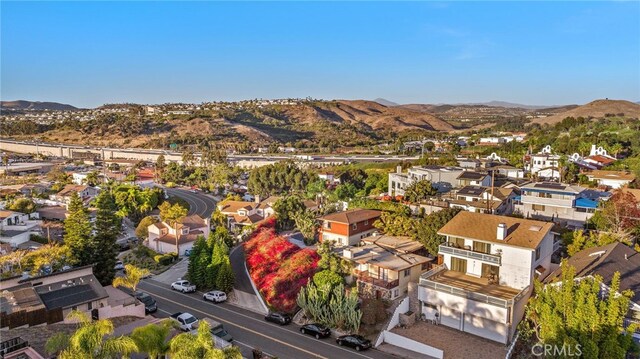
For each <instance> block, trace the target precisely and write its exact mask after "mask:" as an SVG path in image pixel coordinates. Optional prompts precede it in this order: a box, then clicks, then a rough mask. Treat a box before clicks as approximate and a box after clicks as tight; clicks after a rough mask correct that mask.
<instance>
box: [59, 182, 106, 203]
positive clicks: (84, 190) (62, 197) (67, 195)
mask: <svg viewBox="0 0 640 359" xmlns="http://www.w3.org/2000/svg"><path fill="white" fill-rule="evenodd" d="M73 193H77V194H78V196H80V198H81V199H82V202H84V203H88V202H89V201H91V200H92V199H93V198H94V197H95V196H97V195H98V190H97V189H96V188H94V187H91V186H86V185H77V184H68V185H66V186H64V188H63V189H62V190H60V192H58V193H56V194H53V195H51V196H50V199H51V200H52V201H56V202H60V203H63V204H64V205H65V206H68V205H69V202H71V196H72V195H73Z"/></svg>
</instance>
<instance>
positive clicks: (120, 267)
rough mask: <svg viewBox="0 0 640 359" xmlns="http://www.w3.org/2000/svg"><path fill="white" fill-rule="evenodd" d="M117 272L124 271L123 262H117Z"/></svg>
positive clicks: (115, 267)
mask: <svg viewBox="0 0 640 359" xmlns="http://www.w3.org/2000/svg"><path fill="white" fill-rule="evenodd" d="M113 269H115V270H124V263H122V261H117V262H116V265H115V266H114V267H113Z"/></svg>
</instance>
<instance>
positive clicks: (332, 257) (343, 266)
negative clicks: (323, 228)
mask: <svg viewBox="0 0 640 359" xmlns="http://www.w3.org/2000/svg"><path fill="white" fill-rule="evenodd" d="M334 247H335V243H334V241H322V242H321V243H320V244H319V245H318V251H317V252H318V255H319V256H320V259H319V260H318V268H319V269H321V270H328V271H330V272H333V273H336V274H338V275H340V276H345V275H348V274H350V273H351V267H352V264H351V262H350V261H349V260H347V259H344V258H342V256H340V255H339V254H338V253H336V252H335V251H334V250H333V249H334Z"/></svg>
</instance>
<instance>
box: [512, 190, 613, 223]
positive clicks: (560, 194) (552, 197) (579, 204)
mask: <svg viewBox="0 0 640 359" xmlns="http://www.w3.org/2000/svg"><path fill="white" fill-rule="evenodd" d="M520 190H521V192H522V193H521V196H520V197H517V198H516V206H515V207H516V210H517V211H519V212H520V213H522V214H523V215H524V216H525V217H528V218H535V219H542V220H550V221H554V222H557V223H560V224H562V225H565V226H568V227H574V228H582V227H584V225H585V223H586V222H587V221H588V220H589V218H591V217H592V216H593V214H594V213H595V211H596V209H597V208H598V203H599V201H600V200H602V199H604V198H606V197H608V196H610V193H608V192H601V191H596V190H589V189H586V188H583V187H580V186H575V185H568V184H562V183H555V182H537V183H528V184H526V185H524V186H522V187H520Z"/></svg>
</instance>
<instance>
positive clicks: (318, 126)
mask: <svg viewBox="0 0 640 359" xmlns="http://www.w3.org/2000/svg"><path fill="white" fill-rule="evenodd" d="M17 128H18V127H16V129H17ZM20 128H21V129H27V130H20V131H18V130H16V129H13V128H10V127H9V126H6V130H7V131H8V133H5V132H6V131H0V135H5V136H12V137H16V138H21V136H22V138H28V137H32V135H33V134H35V133H39V134H40V135H41V138H43V140H47V141H53V142H61V143H79V144H87V143H90V144H93V145H127V146H131V147H165V146H166V145H167V144H170V143H182V144H194V143H205V142H209V141H215V142H217V143H220V144H228V145H234V144H238V143H241V142H248V143H251V144H254V145H267V144H269V143H272V142H279V143H293V142H298V141H302V142H306V143H307V145H310V146H321V147H339V146H347V147H348V146H369V145H372V144H376V143H379V142H381V141H386V142H388V141H390V140H394V139H396V138H397V136H398V134H402V133H411V134H414V133H417V132H424V131H453V130H454V127H453V126H452V125H450V124H449V123H447V122H445V121H444V120H442V119H440V118H438V117H436V116H433V115H431V114H428V113H423V112H417V111H411V110H408V109H403V108H396V107H387V106H384V105H381V104H379V103H377V102H373V101H363V100H356V101H347V100H336V101H305V102H301V103H299V104H296V105H246V104H245V105H241V106H213V105H212V106H210V107H205V108H202V109H200V110H198V111H195V112H194V113H192V114H190V115H166V114H165V115H146V116H137V115H131V114H129V113H124V114H111V115H105V116H98V117H97V118H95V119H92V120H89V121H83V122H79V121H62V122H58V123H51V124H48V125H41V126H22V127H20Z"/></svg>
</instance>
